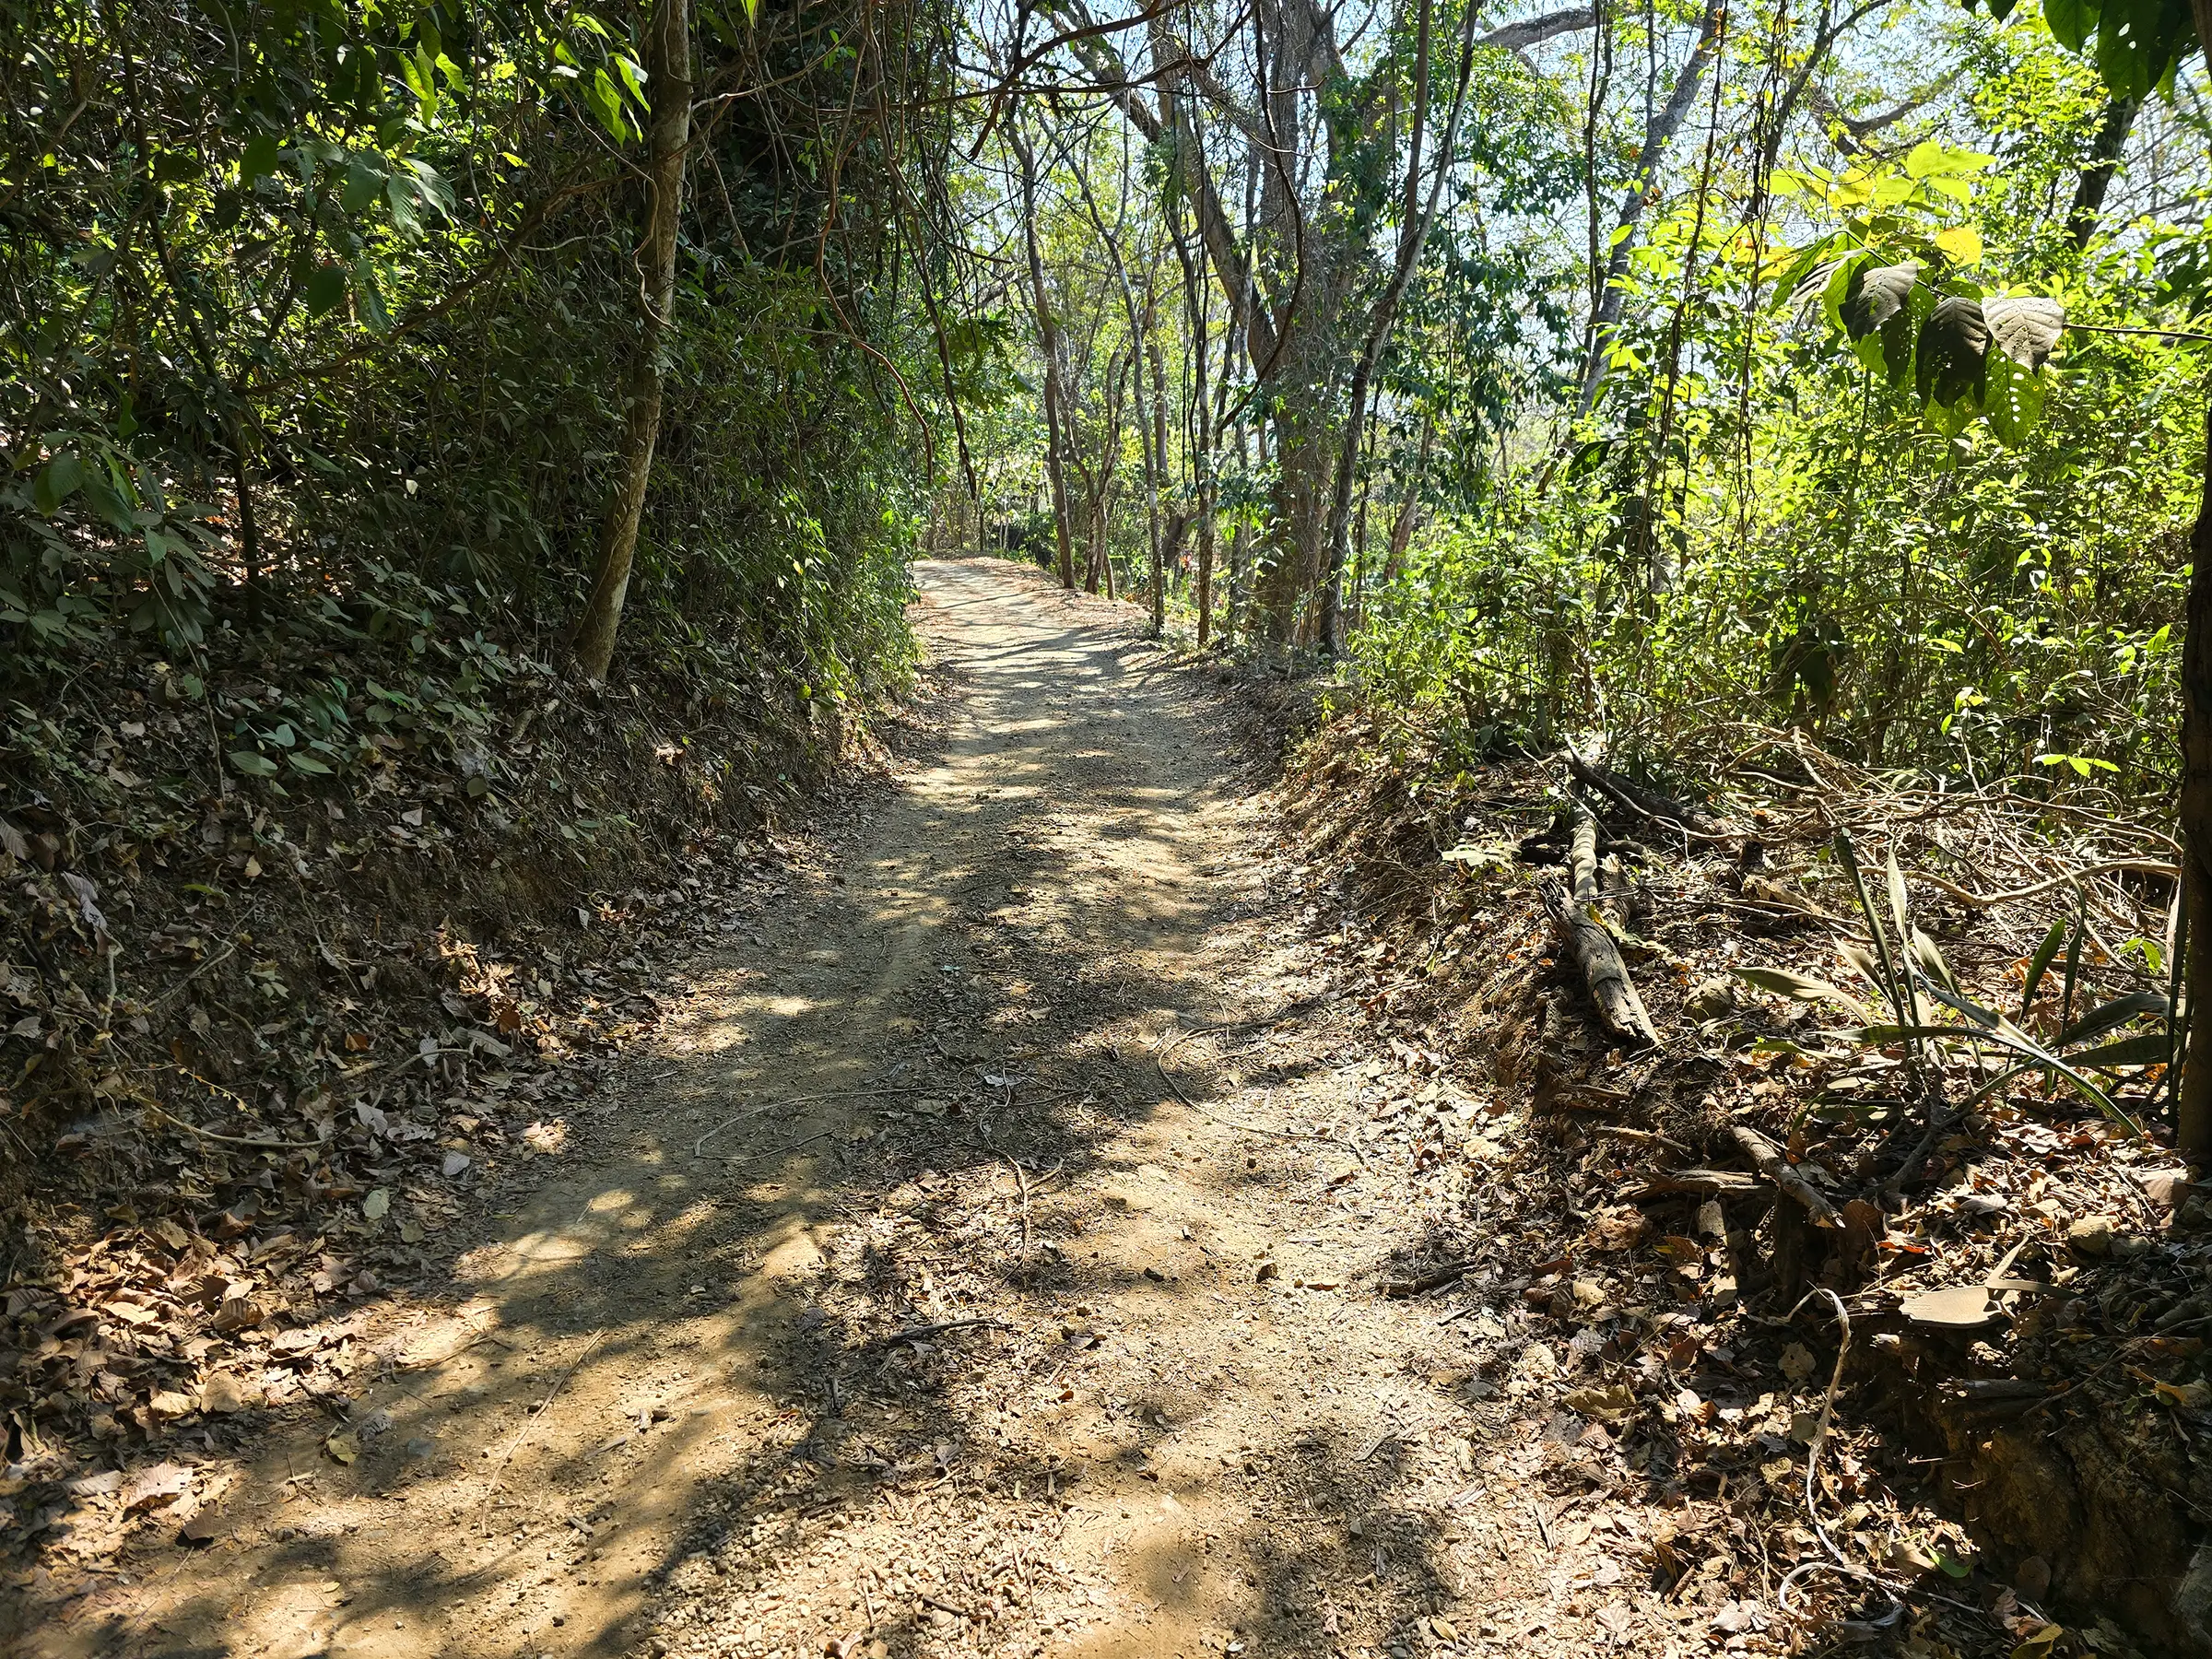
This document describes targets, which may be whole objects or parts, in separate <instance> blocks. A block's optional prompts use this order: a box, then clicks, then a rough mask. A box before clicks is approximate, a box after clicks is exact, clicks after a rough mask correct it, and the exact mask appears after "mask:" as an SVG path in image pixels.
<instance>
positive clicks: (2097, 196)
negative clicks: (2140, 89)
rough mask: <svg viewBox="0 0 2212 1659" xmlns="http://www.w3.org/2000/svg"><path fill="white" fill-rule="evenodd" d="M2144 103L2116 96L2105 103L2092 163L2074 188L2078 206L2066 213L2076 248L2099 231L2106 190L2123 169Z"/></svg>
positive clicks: (2070, 233)
mask: <svg viewBox="0 0 2212 1659" xmlns="http://www.w3.org/2000/svg"><path fill="white" fill-rule="evenodd" d="M2141 107H2142V106H2141V105H2140V104H2138V103H2137V102H2136V100H2134V99H2132V98H2115V99H2112V100H2111V101H2109V102H2108V103H2107V104H2106V105H2105V106H2104V120H2103V121H2102V122H2101V123H2100V124H2099V125H2098V128H2097V138H2096V142H2095V143H2093V144H2091V145H2090V146H2089V164H2088V166H2087V167H2085V168H2083V169H2082V172H2081V182H2080V183H2079V184H2077V185H2076V186H2075V189H2074V206H2073V207H2072V208H2071V209H2069V210H2068V212H2067V214H2066V234H2067V235H2069V236H2071V237H2072V238H2073V239H2074V246H2075V249H2076V250H2077V252H2078V251H2079V250H2081V249H2083V248H2086V247H2088V245H2089V238H2090V237H2092V236H2094V235H2096V234H2097V220H2098V218H2100V216H2101V215H2102V214H2103V212H2104V193H2105V192H2106V191H2107V190H2108V189H2110V188H2111V187H2112V174H2113V173H2115V172H2116V171H2119V168H2120V152H2121V151H2123V150H2124V149H2125V148H2126V147H2127V135H2128V134H2129V133H2131V132H2133V131H2134V130H2135V125H2136V111H2137V110H2138V109H2140V108H2141Z"/></svg>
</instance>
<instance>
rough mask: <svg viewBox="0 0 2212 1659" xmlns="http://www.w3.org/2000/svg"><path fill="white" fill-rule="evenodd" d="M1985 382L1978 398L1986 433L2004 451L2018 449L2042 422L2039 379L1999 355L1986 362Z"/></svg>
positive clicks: (2031, 371) (2041, 388) (2040, 381)
mask: <svg viewBox="0 0 2212 1659" xmlns="http://www.w3.org/2000/svg"><path fill="white" fill-rule="evenodd" d="M1986 367H1987V369H1988V373H1989V380H1988V383H1987V385H1986V386H1984V387H1983V394H1982V412H1983V414H1984V415H1985V416H1987V417H1988V418H1989V426H1990V430H1992V431H1994V433H1996V435H1997V441H1999V442H2000V443H2002V444H2004V445H2005V447H2006V448H2007V449H2018V448H2019V447H2020V445H2021V444H2023V443H2025V442H2026V441H2028V434H2029V433H2030V431H2032V430H2033V429H2034V428H2035V425H2036V422H2038V421H2039V420H2041V418H2043V377H2042V376H2041V375H2040V374H2038V373H2036V372H2035V371H2033V370H2032V369H2023V368H2021V367H2020V366H2019V364H2018V363H2016V362H2014V361H2013V360H2012V359H2010V358H2009V357H2007V356H2006V355H2005V354H2004V353H2003V352H2001V351H1993V352H1991V353H1990V354H1989V357H1988V359H1987V360H1986Z"/></svg>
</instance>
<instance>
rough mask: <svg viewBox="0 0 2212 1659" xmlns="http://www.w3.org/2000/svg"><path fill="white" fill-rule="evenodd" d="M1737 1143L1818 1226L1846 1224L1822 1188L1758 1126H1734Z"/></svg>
mask: <svg viewBox="0 0 2212 1659" xmlns="http://www.w3.org/2000/svg"><path fill="white" fill-rule="evenodd" d="M1732 1132H1733V1133H1734V1135H1735V1144H1736V1145H1737V1146H1739V1147H1742V1148H1743V1149H1744V1152H1745V1154H1746V1156H1747V1157H1748V1158H1749V1159H1751V1161H1752V1163H1753V1164H1755V1165H1757V1166H1758V1169H1759V1173H1760V1174H1761V1175H1764V1176H1765V1177H1766V1178H1767V1179H1768V1180H1769V1181H1771V1182H1773V1183H1774V1184H1775V1185H1776V1186H1778V1187H1780V1188H1781V1189H1782V1190H1783V1192H1785V1193H1787V1194H1789V1195H1790V1196H1791V1197H1792V1198H1794V1199H1795V1200H1796V1201H1797V1204H1798V1206H1799V1207H1800V1208H1802V1209H1803V1210H1804V1211H1805V1213H1806V1217H1807V1218H1809V1219H1810V1220H1811V1221H1812V1224H1813V1225H1814V1226H1815V1227H1819V1228H1829V1229H1836V1228H1841V1226H1842V1225H1843V1218H1842V1217H1841V1216H1839V1215H1838V1214H1836V1207H1835V1206H1834V1205H1832V1204H1830V1203H1829V1201H1828V1200H1827V1199H1826V1198H1825V1197H1823V1196H1821V1194H1820V1190H1819V1189H1818V1187H1816V1186H1814V1185H1813V1183H1812V1182H1809V1181H1807V1180H1806V1178H1805V1177H1804V1175H1802V1174H1801V1173H1799V1172H1798V1171H1796V1170H1795V1169H1794V1168H1793V1167H1791V1164H1790V1162H1789V1160H1788V1159H1785V1158H1783V1155H1782V1148H1781V1147H1777V1146H1776V1145H1775V1144H1774V1143H1773V1142H1772V1141H1771V1140H1769V1139H1767V1137H1766V1136H1765V1135H1761V1134H1759V1131H1758V1130H1756V1129H1752V1128H1747V1127H1746V1126H1745V1125H1744V1124H1735V1125H1734V1128H1733V1131H1732Z"/></svg>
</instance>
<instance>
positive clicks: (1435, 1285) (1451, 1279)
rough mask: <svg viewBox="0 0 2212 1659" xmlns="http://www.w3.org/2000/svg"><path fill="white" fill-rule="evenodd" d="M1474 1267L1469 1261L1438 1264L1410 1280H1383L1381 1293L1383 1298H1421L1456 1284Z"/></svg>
mask: <svg viewBox="0 0 2212 1659" xmlns="http://www.w3.org/2000/svg"><path fill="white" fill-rule="evenodd" d="M1474 1265H1475V1264H1474V1263H1473V1262H1471V1261H1469V1262H1440V1263H1439V1264H1438V1265H1435V1266H1434V1267H1431V1268H1430V1269H1429V1271H1428V1272H1426V1273H1417V1274H1415V1275H1414V1276H1413V1277H1411V1278H1405V1279H1384V1280H1383V1281H1382V1293H1383V1295H1385V1296H1423V1295H1426V1294H1427V1293H1428V1292H1430V1291H1431V1290H1441V1289H1442V1288H1444V1287H1445V1286H1446V1285H1455V1284H1457V1283H1458V1282H1459V1281H1460V1280H1461V1279H1463V1278H1465V1277H1466V1276H1467V1269H1469V1268H1470V1267H1472V1266H1474Z"/></svg>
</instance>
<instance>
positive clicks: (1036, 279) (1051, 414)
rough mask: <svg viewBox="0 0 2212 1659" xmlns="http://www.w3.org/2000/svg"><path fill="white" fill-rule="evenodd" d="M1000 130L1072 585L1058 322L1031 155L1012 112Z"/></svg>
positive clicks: (1056, 528)
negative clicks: (1017, 169) (1017, 214)
mask: <svg viewBox="0 0 2212 1659" xmlns="http://www.w3.org/2000/svg"><path fill="white" fill-rule="evenodd" d="M1006 135H1007V137H1008V139H1009V140H1010V141H1011V142H1012V144H1013V146H1014V154H1015V156H1016V157H1017V158H1018V159H1019V160H1020V162H1021V230H1022V240H1023V241H1024V242H1025V243H1026V244H1027V246H1028V249H1029V260H1030V302H1031V304H1032V305H1033V306H1034V307H1035V309H1036V312H1037V348H1038V350H1039V352H1040V353H1041V355H1042V356H1043V358H1044V473H1045V477H1046V478H1047V479H1049V480H1050V482H1051V484H1052V491H1053V538H1054V541H1055V544H1056V549H1057V552H1058V554H1059V576H1060V585H1061V586H1062V587H1064V588H1066V589H1069V590H1071V591H1072V590H1073V589H1074V587H1075V585H1076V536H1075V526H1074V524H1072V523H1071V522H1070V520H1069V518H1068V503H1067V470H1066V467H1067V458H1066V452H1065V448H1064V446H1063V442H1062V437H1061V432H1062V429H1063V427H1064V426H1065V424H1066V398H1065V394H1064V393H1063V391H1062V388H1061V384H1060V324H1059V323H1058V322H1057V321H1055V320H1054V318H1053V303H1052V297H1051V295H1050V294H1049V293H1047V292H1046V290H1045V286H1044V256H1043V254H1042V253H1040V252H1039V250H1038V246H1037V155H1036V152H1035V151H1034V150H1032V149H1031V148H1030V143H1029V140H1028V139H1027V138H1025V137H1024V136H1023V135H1022V132H1021V124H1020V121H1019V120H1018V118H1017V119H1016V120H1014V121H1011V122H1009V123H1008V124H1007V128H1006Z"/></svg>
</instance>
